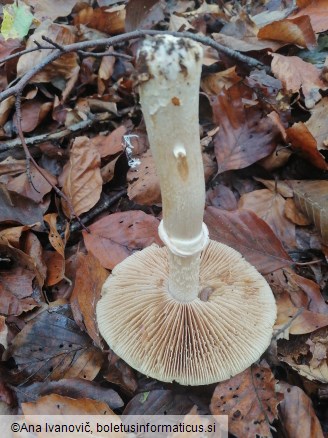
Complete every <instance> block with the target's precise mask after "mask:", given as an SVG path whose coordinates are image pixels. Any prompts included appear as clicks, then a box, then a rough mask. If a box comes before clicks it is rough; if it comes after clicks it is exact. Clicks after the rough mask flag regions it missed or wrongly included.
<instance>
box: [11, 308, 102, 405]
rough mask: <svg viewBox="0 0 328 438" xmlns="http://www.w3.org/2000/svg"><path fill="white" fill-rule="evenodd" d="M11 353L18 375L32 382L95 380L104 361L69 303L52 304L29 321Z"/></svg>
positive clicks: (13, 342)
mask: <svg viewBox="0 0 328 438" xmlns="http://www.w3.org/2000/svg"><path fill="white" fill-rule="evenodd" d="M9 357H12V358H13V359H14V360H15V363H16V366H17V370H15V371H13V372H14V373H15V375H16V377H18V378H19V379H20V380H21V379H23V380H24V381H29V382H32V381H44V380H59V379H63V378H72V377H80V378H83V379H87V380H93V379H94V378H95V377H96V375H97V374H98V372H99V370H100V368H101V365H102V361H103V359H102V354H101V352H100V350H98V349H97V348H96V347H94V345H93V343H92V340H91V339H90V338H89V337H88V336H87V335H85V334H84V333H83V332H81V330H80V328H79V327H78V325H77V324H76V323H75V321H74V320H73V318H72V316H71V312H70V308H69V306H68V305H65V306H52V307H49V308H48V309H47V310H45V311H43V312H42V313H40V314H39V315H37V316H36V317H35V318H34V319H32V320H31V321H29V322H28V323H27V324H26V325H25V327H24V328H23V330H22V331H21V332H20V333H19V334H18V335H17V336H16V337H15V338H14V339H13V341H12V345H11V346H10V348H9V350H8V358H9ZM47 413H49V412H47Z"/></svg>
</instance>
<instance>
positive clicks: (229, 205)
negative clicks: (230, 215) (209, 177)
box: [206, 184, 238, 210]
mask: <svg viewBox="0 0 328 438" xmlns="http://www.w3.org/2000/svg"><path fill="white" fill-rule="evenodd" d="M206 202H207V204H208V205H211V206H213V207H216V208H222V209H223V210H237V208H238V204H237V200H236V198H235V195H234V194H233V191H232V190H230V189H229V187H227V186H225V185H223V184H218V185H217V186H215V187H214V188H213V189H210V190H208V191H207V193H206Z"/></svg>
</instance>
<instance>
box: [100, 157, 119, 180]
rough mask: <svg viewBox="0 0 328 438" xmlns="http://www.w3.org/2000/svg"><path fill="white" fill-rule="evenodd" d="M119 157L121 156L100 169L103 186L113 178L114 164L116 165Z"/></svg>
mask: <svg viewBox="0 0 328 438" xmlns="http://www.w3.org/2000/svg"><path fill="white" fill-rule="evenodd" d="M120 156H121V155H119V156H118V157H116V158H114V159H113V160H112V161H110V162H109V163H107V164H106V165H105V166H104V167H102V168H101V169H100V173H101V178H102V181H103V184H107V183H108V182H109V181H111V180H112V179H113V178H114V175H115V166H116V163H117V161H118V159H119V158H120Z"/></svg>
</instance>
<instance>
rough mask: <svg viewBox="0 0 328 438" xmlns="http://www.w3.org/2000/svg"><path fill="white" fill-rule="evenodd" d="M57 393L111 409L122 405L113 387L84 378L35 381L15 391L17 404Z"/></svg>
mask: <svg viewBox="0 0 328 438" xmlns="http://www.w3.org/2000/svg"><path fill="white" fill-rule="evenodd" d="M49 394H58V395H63V396H66V397H70V398H75V399H77V398H88V399H93V400H98V401H102V402H104V403H107V404H108V406H109V407H110V408H112V409H117V408H121V407H122V406H124V403H123V400H122V399H121V397H120V396H119V395H118V394H117V392H115V391H114V390H113V389H110V388H106V387H103V386H100V385H99V383H95V382H90V381H89V380H85V379H61V380H59V381H58V382H56V381H54V382H49V381H47V382H35V383H32V385H29V386H24V391H20V390H18V391H17V392H16V396H17V400H18V402H19V404H21V403H25V402H30V401H34V400H35V397H38V398H39V397H41V396H45V395H49Z"/></svg>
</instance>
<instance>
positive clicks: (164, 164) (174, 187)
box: [138, 35, 208, 302]
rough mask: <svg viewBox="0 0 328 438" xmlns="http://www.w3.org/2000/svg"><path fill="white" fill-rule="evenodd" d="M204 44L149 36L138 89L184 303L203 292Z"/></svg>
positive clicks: (162, 231)
mask: <svg viewBox="0 0 328 438" xmlns="http://www.w3.org/2000/svg"><path fill="white" fill-rule="evenodd" d="M201 65H202V48H201V46H200V45H199V44H198V43H196V42H194V41H191V40H187V39H183V38H175V37H172V36H168V35H166V36H158V37H155V38H152V39H147V40H145V42H144V43H143V46H142V48H141V50H140V52H139V55H138V72H139V81H140V86H139V92H140V102H141V106H142V112H143V115H144V118H145V123H146V127H147V133H148V138H149V143H150V147H151V150H152V154H153V157H154V160H155V164H156V169H157V173H158V176H159V180H160V185H161V193H162V205H163V221H162V222H161V225H160V227H159V235H160V237H161V239H162V240H163V242H164V243H165V244H166V246H167V247H168V249H169V284H168V288H169V293H170V295H171V296H172V297H173V298H175V299H176V300H178V301H180V302H190V301H192V300H194V299H195V298H197V296H198V294H199V265H200V254H201V251H202V250H203V249H204V247H205V245H206V244H207V242H208V233H207V229H206V226H205V225H204V224H203V212H204V205H205V182H204V170H203V161H202V155H201V148H200V141H199V124H198V107H199V103H198V94H199V83H200V74H201Z"/></svg>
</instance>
